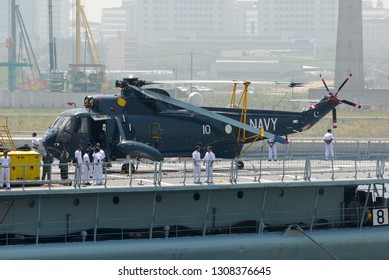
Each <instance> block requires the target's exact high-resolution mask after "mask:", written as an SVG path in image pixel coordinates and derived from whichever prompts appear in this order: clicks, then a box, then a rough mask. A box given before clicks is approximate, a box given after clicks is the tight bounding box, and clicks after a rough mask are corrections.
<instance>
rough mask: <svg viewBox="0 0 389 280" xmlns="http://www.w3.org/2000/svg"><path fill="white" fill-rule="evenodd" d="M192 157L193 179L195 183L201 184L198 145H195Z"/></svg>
mask: <svg viewBox="0 0 389 280" xmlns="http://www.w3.org/2000/svg"><path fill="white" fill-rule="evenodd" d="M192 158H193V179H194V183H195V184H201V182H200V172H201V155H200V146H196V147H195V150H194V151H193V153H192Z"/></svg>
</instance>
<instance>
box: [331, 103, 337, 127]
mask: <svg viewBox="0 0 389 280" xmlns="http://www.w3.org/2000/svg"><path fill="white" fill-rule="evenodd" d="M337 127H338V124H337V120H336V108H332V128H337Z"/></svg>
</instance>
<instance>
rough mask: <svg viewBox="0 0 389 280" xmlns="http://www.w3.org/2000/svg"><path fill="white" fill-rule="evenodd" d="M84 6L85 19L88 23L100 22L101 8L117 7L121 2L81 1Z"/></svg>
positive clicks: (102, 0)
mask: <svg viewBox="0 0 389 280" xmlns="http://www.w3.org/2000/svg"><path fill="white" fill-rule="evenodd" d="M81 3H82V4H83V5H84V10H85V13H86V17H87V19H88V21H89V22H91V21H98V22H100V21H101V10H102V9H103V8H111V7H119V6H121V4H122V0H109V1H107V0H81Z"/></svg>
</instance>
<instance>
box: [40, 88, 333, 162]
mask: <svg viewBox="0 0 389 280" xmlns="http://www.w3.org/2000/svg"><path fill="white" fill-rule="evenodd" d="M153 91H156V92H158V90H153ZM160 93H161V94H166V93H164V92H163V91H161V92H160ZM338 104H339V102H338V101H337V100H329V99H328V98H327V99H326V98H323V99H322V100H321V101H320V102H318V103H317V104H315V107H314V108H310V109H309V110H306V111H302V112H292V111H274V110H257V109H248V110H247V112H246V124H248V125H250V126H252V127H256V128H258V129H259V128H261V127H262V128H263V129H264V130H266V131H268V132H270V133H273V134H275V135H282V136H285V135H289V134H293V133H297V132H301V131H303V130H306V129H309V128H310V127H311V126H313V125H314V124H315V123H317V122H318V121H319V120H320V119H321V118H323V117H324V116H325V115H326V114H328V113H329V112H330V111H331V110H332V108H335V107H336V106H337V105H338ZM84 107H85V108H81V109H70V110H67V111H65V112H63V113H62V114H60V115H59V116H58V118H57V119H56V121H55V122H54V123H53V124H52V125H51V126H50V128H49V129H48V130H47V131H46V133H45V136H44V139H43V145H44V147H45V148H51V149H52V152H53V154H54V155H55V156H56V157H59V154H60V151H61V149H62V147H66V148H67V150H68V151H69V153H70V154H71V156H73V153H74V151H75V150H76V149H77V146H78V145H82V146H83V147H84V150H85V149H86V148H87V146H88V143H100V144H101V147H102V148H103V149H104V150H105V151H106V153H107V154H108V156H109V158H110V159H112V160H115V159H117V158H125V157H126V156H128V155H129V156H131V157H145V158H149V159H157V160H160V159H161V156H162V157H188V156H191V153H192V152H193V150H194V147H195V146H196V145H200V146H201V147H204V148H205V147H206V146H208V145H211V146H213V147H214V152H215V154H217V156H218V157H219V158H235V157H237V156H239V155H240V153H241V150H242V147H243V145H244V144H246V143H249V142H251V141H254V140H258V138H257V139H256V138H255V137H252V138H250V137H246V138H245V139H243V140H242V138H241V137H239V135H241V134H242V131H241V129H239V128H237V127H234V126H232V125H230V124H228V123H224V122H221V121H219V120H216V119H212V118H209V117H207V116H204V115H201V114H198V113H194V112H192V111H189V110H187V109H183V108H180V107H177V106H174V105H172V104H168V103H165V102H162V101H159V100H155V99H152V98H149V97H147V96H145V95H143V94H142V93H141V92H139V91H137V90H136V88H133V87H130V88H127V89H123V90H122V94H121V95H96V96H87V97H85V100H84ZM203 108H204V109H206V110H209V111H212V112H215V113H218V114H220V115H222V116H225V117H228V118H230V119H233V120H236V121H242V110H241V109H239V108H216V107H203ZM247 134H248V136H250V135H251V136H254V135H253V134H252V133H247ZM123 146H125V147H124V148H123ZM154 152H155V153H154ZM153 153H154V154H153ZM158 153H160V155H161V156H158V155H157V154H158Z"/></svg>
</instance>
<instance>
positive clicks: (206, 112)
mask: <svg viewBox="0 0 389 280" xmlns="http://www.w3.org/2000/svg"><path fill="white" fill-rule="evenodd" d="M137 90H139V91H140V92H142V93H143V94H144V95H146V96H148V97H151V98H154V99H156V100H159V101H162V102H166V103H169V104H172V105H175V106H178V107H181V108H183V109H186V110H189V111H192V112H195V113H198V114H201V115H204V116H206V117H209V118H212V119H214V120H218V121H221V122H224V123H226V124H230V125H232V126H235V127H238V128H241V129H244V130H246V131H249V132H251V133H253V134H255V135H259V134H261V131H260V129H258V128H255V127H253V126H250V125H248V124H245V123H241V122H239V121H237V120H234V119H231V118H228V117H226V116H223V115H221V114H218V113H215V112H212V111H209V110H207V109H204V108H201V107H197V106H194V105H192V104H189V103H186V102H183V101H180V100H177V99H173V98H170V97H168V96H165V95H162V94H159V93H156V92H152V91H150V90H146V89H142V88H137ZM263 134H264V136H265V137H266V138H269V139H274V141H276V142H279V143H281V144H286V143H287V141H286V139H284V138H282V137H280V136H278V135H275V134H272V133H269V132H267V131H264V133H263Z"/></svg>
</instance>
